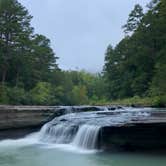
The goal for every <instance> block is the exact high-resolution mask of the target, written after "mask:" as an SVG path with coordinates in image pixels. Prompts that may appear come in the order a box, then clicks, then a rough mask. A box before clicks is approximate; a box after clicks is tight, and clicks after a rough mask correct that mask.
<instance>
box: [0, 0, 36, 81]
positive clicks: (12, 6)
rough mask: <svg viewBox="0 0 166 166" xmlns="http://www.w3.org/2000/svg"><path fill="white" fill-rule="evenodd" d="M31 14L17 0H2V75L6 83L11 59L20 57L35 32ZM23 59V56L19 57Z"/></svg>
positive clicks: (0, 11)
mask: <svg viewBox="0 0 166 166" xmlns="http://www.w3.org/2000/svg"><path fill="white" fill-rule="evenodd" d="M31 18H32V17H31V16H30V15H29V14H28V11H27V10H26V9H25V8H24V7H23V6H22V5H21V4H20V3H19V2H18V1H17V0H0V51H1V54H0V60H1V61H0V71H1V72H0V76H1V82H2V84H4V83H5V82H6V79H7V74H8V72H9V71H8V70H9V66H10V63H11V61H14V60H15V59H18V55H21V54H20V52H22V50H23V49H26V48H25V47H26V45H24V42H25V41H27V40H29V38H30V35H31V34H32V32H33V28H31V27H30V20H31ZM19 59H21V57H19Z"/></svg>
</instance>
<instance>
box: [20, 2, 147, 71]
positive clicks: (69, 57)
mask: <svg viewBox="0 0 166 166" xmlns="http://www.w3.org/2000/svg"><path fill="white" fill-rule="evenodd" d="M19 1H20V2H21V3H22V4H23V5H24V6H26V7H27V8H28V10H29V12H30V14H31V15H32V16H34V18H33V20H32V26H34V27H35V31H36V33H41V34H44V35H46V36H47V37H48V38H50V39H51V42H52V47H53V49H54V50H55V52H56V54H57V56H58V57H59V58H60V59H59V61H58V63H59V66H60V67H61V68H63V69H75V68H76V67H78V68H79V69H86V70H90V71H100V70H101V69H102V67H103V64H104V53H105V50H106V47H107V46H108V44H112V45H115V44H116V43H118V41H120V40H121V39H122V37H123V32H122V29H121V26H122V25H123V24H125V22H126V20H127V17H128V14H129V13H130V11H131V10H132V9H133V6H134V5H135V4H136V3H139V4H141V5H142V6H145V4H147V3H148V2H149V0H19Z"/></svg>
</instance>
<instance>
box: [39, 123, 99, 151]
mask: <svg viewBox="0 0 166 166" xmlns="http://www.w3.org/2000/svg"><path fill="white" fill-rule="evenodd" d="M99 131H100V127H99V126H93V125H86V124H84V125H80V126H76V125H73V124H70V125H69V124H66V123H65V122H64V123H63V124H57V125H55V126H54V125H52V124H49V123H48V124H46V125H45V126H43V128H42V129H41V131H40V137H39V139H40V141H42V142H46V143H55V144H69V145H72V146H74V147H78V148H82V149H91V150H92V149H96V148H97V140H98V135H99Z"/></svg>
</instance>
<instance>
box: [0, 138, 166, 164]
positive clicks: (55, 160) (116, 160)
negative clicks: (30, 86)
mask: <svg viewBox="0 0 166 166" xmlns="http://www.w3.org/2000/svg"><path fill="white" fill-rule="evenodd" d="M33 138H34V137H33ZM0 166H166V156H165V155H163V154H145V153H127V152H123V153H122V152H116V153H113V152H111V153H108V152H107V153H106V152H101V151H91V150H81V149H76V148H74V147H72V146H70V145H60V144H59V145H53V144H42V143H41V144H40V143H39V142H38V143H37V142H35V139H30V138H28V139H27V138H25V139H20V140H5V141H1V142H0Z"/></svg>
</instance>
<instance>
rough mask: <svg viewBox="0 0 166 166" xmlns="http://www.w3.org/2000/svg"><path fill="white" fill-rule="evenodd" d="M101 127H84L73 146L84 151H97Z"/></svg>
mask: <svg viewBox="0 0 166 166" xmlns="http://www.w3.org/2000/svg"><path fill="white" fill-rule="evenodd" d="M99 131H100V127H99V126H93V125H86V124H85V125H82V126H81V127H80V128H79V130H78V132H77V134H76V136H75V138H74V140H73V142H72V144H73V145H76V146H78V147H81V148H83V149H96V147H97V140H98V135H99Z"/></svg>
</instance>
